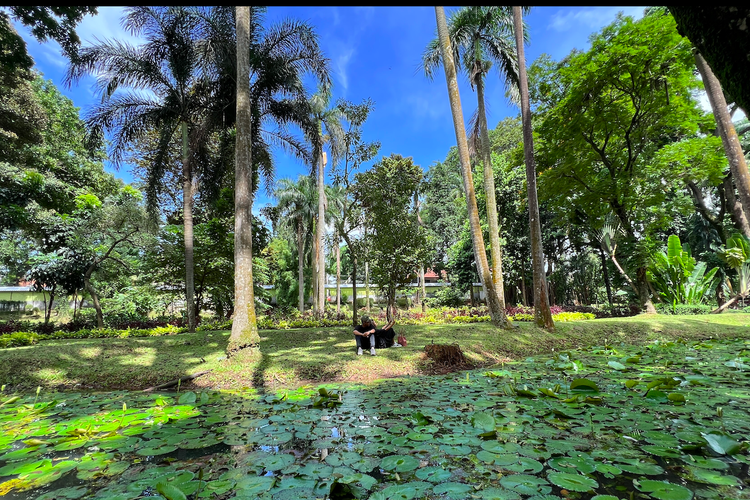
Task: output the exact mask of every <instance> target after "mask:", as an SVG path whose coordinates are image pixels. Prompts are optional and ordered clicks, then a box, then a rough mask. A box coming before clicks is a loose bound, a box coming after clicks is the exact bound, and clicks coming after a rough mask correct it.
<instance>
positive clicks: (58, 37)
mask: <svg viewBox="0 0 750 500" xmlns="http://www.w3.org/2000/svg"><path fill="white" fill-rule="evenodd" d="M3 9H7V10H8V11H9V12H10V15H11V16H12V17H13V18H14V19H16V20H17V21H19V22H21V23H23V24H24V25H25V26H28V27H30V28H31V34H32V35H34V37H35V38H36V39H37V40H39V41H40V42H44V41H46V40H47V39H48V38H51V39H53V40H55V41H56V42H57V43H59V44H60V47H62V49H63V52H64V53H65V55H66V56H67V57H69V58H72V59H75V57H76V55H77V50H78V46H79V45H80V39H79V38H78V35H77V34H76V31H75V28H76V25H77V24H78V23H79V22H81V20H82V19H83V18H84V17H85V16H86V15H88V14H91V15H95V14H96V13H97V8H96V7H91V6H65V5H58V6H38V5H15V6H6V7H3ZM0 40H2V46H3V47H4V49H3V50H1V51H0V72H1V73H3V74H4V73H6V72H8V71H14V70H16V69H22V70H30V69H31V67H32V66H33V65H34V61H33V60H32V59H31V56H29V54H28V52H27V51H26V42H24V40H23V38H21V37H20V36H19V35H18V33H17V32H16V31H15V30H14V29H13V26H12V25H11V24H10V16H9V15H8V12H5V11H0ZM5 47H7V49H5Z"/></svg>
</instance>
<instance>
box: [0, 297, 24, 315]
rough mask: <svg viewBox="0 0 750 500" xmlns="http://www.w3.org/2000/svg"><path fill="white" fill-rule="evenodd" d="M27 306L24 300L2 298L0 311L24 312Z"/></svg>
mask: <svg viewBox="0 0 750 500" xmlns="http://www.w3.org/2000/svg"><path fill="white" fill-rule="evenodd" d="M25 308H26V302H25V301H23V300H0V313H10V312H23V311H24V309H25Z"/></svg>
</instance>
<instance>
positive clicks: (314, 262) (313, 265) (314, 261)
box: [310, 215, 320, 318]
mask: <svg viewBox="0 0 750 500" xmlns="http://www.w3.org/2000/svg"><path fill="white" fill-rule="evenodd" d="M319 253H320V249H319V247H318V216H317V215H316V216H315V238H313V251H312V252H310V269H312V310H313V314H314V315H315V317H316V318H317V317H320V310H319V309H318V255H319Z"/></svg>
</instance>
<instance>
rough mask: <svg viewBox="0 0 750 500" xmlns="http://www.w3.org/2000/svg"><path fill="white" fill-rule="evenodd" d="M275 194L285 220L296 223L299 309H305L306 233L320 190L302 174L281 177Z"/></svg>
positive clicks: (311, 221)
mask: <svg viewBox="0 0 750 500" xmlns="http://www.w3.org/2000/svg"><path fill="white" fill-rule="evenodd" d="M274 196H275V197H276V199H277V200H278V207H279V209H280V214H281V215H282V216H283V217H285V219H283V220H285V221H288V222H289V223H292V224H294V226H295V228H294V229H295V231H296V233H297V271H298V282H299V295H298V299H299V305H298V308H299V311H300V312H303V311H304V310H305V275H304V270H305V261H304V258H305V246H306V245H305V234H310V233H311V231H310V229H311V228H312V226H313V221H314V219H315V216H316V214H317V208H318V191H317V189H316V187H315V180H314V179H313V178H312V177H310V176H307V175H300V176H299V178H298V179H297V182H294V181H292V180H291V179H287V178H283V179H279V181H278V183H277V188H276V190H275V191H274Z"/></svg>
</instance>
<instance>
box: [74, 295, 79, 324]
mask: <svg viewBox="0 0 750 500" xmlns="http://www.w3.org/2000/svg"><path fill="white" fill-rule="evenodd" d="M77 310H78V288H76V289H75V292H74V293H73V323H75V322H76V312H77Z"/></svg>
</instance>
